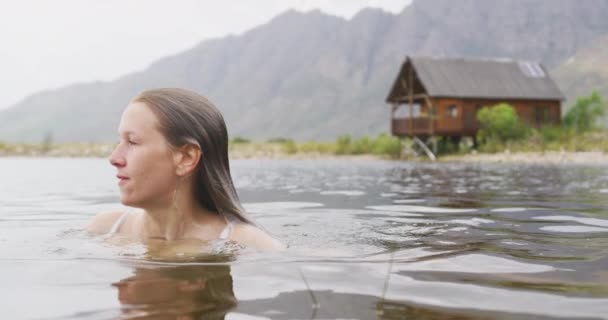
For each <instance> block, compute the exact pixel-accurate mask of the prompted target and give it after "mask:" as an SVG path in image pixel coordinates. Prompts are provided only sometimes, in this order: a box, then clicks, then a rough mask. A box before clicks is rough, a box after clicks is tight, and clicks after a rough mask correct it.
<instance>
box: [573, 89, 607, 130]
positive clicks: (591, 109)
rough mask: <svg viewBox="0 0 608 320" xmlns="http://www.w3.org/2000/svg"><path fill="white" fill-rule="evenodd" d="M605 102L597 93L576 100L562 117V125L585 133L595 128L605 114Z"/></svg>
mask: <svg viewBox="0 0 608 320" xmlns="http://www.w3.org/2000/svg"><path fill="white" fill-rule="evenodd" d="M606 108H607V107H606V102H605V101H604V99H603V98H602V96H600V94H599V93H598V92H597V91H593V92H592V93H591V95H589V96H583V97H579V98H577V99H576V103H575V104H574V106H572V108H571V109H570V111H568V113H567V114H566V116H565V117H564V125H565V126H566V127H569V128H573V129H575V130H576V131H577V132H579V133H581V132H586V131H589V130H592V129H594V128H595V126H596V124H595V123H596V121H597V120H598V119H600V118H601V117H603V116H604V115H605V114H606Z"/></svg>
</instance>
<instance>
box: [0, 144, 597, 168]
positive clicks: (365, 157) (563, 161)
mask: <svg viewBox="0 0 608 320" xmlns="http://www.w3.org/2000/svg"><path fill="white" fill-rule="evenodd" d="M66 151H68V150H65V149H64V150H50V151H49V152H26V153H20V152H0V158H8V157H20V158H106V157H107V156H108V155H109V153H110V152H111V150H108V149H107V148H92V149H87V150H84V152H83V150H78V151H75V150H69V151H70V152H66ZM229 157H230V160H249V159H250V160H347V161H350V160H354V161H401V162H418V163H434V162H436V163H449V162H455V163H493V164H496V163H513V164H517V163H519V164H541V165H568V164H586V165H608V153H604V152H601V151H561V152H560V151H545V152H539V151H535V152H509V151H505V152H498V153H475V152H474V153H467V154H452V155H443V156H440V157H438V159H437V161H434V162H433V161H430V160H429V159H428V158H426V157H423V156H419V157H407V158H391V157H387V156H381V155H374V154H345V155H338V154H331V153H320V152H299V153H294V154H288V153H285V152H276V151H275V152H268V150H266V151H258V152H239V151H237V150H231V151H230V153H229Z"/></svg>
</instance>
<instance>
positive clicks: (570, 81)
mask: <svg viewBox="0 0 608 320" xmlns="http://www.w3.org/2000/svg"><path fill="white" fill-rule="evenodd" d="M552 74H553V77H554V78H555V80H556V81H557V83H558V84H559V86H560V88H561V89H562V90H563V91H564V92H565V93H566V96H567V97H568V101H567V102H566V103H565V105H566V106H567V107H569V106H571V105H572V104H573V103H574V102H575V101H576V97H579V96H583V95H589V94H590V93H591V90H597V91H598V92H599V93H600V94H601V95H602V96H603V97H605V98H606V99H608V35H605V36H603V37H600V38H599V39H596V40H594V41H593V42H592V44H591V45H590V46H588V47H585V48H582V49H580V50H579V51H578V52H577V53H576V54H575V55H574V56H572V57H570V58H569V59H567V60H566V61H565V62H564V63H563V64H562V65H560V66H559V67H558V68H556V69H555V70H554V71H553V73H552ZM566 109H567V108H566Z"/></svg>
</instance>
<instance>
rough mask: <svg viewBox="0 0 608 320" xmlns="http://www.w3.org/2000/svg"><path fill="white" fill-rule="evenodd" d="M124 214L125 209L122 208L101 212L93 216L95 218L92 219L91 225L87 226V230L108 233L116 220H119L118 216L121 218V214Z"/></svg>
mask: <svg viewBox="0 0 608 320" xmlns="http://www.w3.org/2000/svg"><path fill="white" fill-rule="evenodd" d="M123 214H124V211H121V210H117V211H109V212H100V213H98V214H97V215H95V217H93V220H91V222H90V223H89V225H88V226H87V227H86V230H87V231H88V232H90V233H95V234H103V233H108V232H109V231H110V229H111V228H112V225H114V223H115V222H116V220H118V218H120V216H122V215H123Z"/></svg>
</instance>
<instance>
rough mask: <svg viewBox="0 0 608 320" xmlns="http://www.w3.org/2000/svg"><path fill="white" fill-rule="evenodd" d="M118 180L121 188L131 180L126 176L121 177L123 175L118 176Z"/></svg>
mask: <svg viewBox="0 0 608 320" xmlns="http://www.w3.org/2000/svg"><path fill="white" fill-rule="evenodd" d="M116 178H118V185H119V186H122V185H123V184H125V183H127V181H128V180H129V178H127V177H125V176H121V175H117V176H116Z"/></svg>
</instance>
